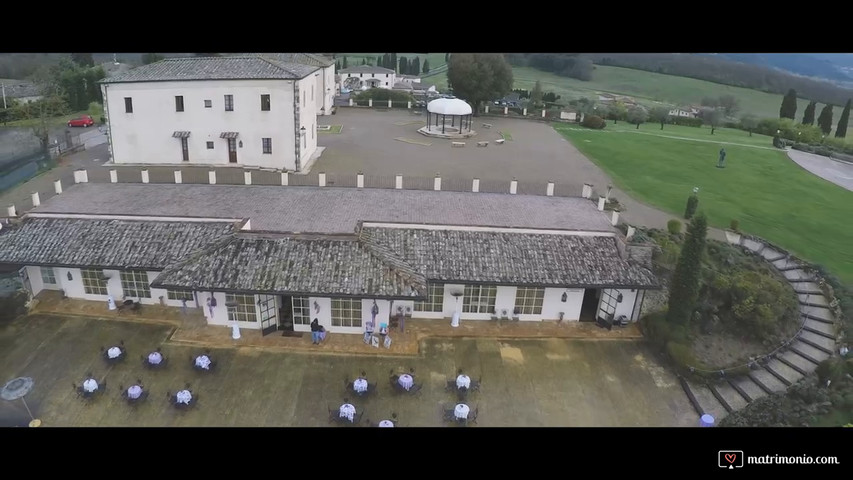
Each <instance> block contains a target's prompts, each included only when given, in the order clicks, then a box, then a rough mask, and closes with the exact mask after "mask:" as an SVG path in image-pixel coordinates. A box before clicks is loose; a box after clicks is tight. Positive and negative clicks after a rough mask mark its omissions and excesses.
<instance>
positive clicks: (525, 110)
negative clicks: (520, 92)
mask: <svg viewBox="0 0 853 480" xmlns="http://www.w3.org/2000/svg"><path fill="white" fill-rule="evenodd" d="M521 114H522V115H524V116H525V117H526V116H527V108H526V107H525V108H523V109H522V110H521Z"/></svg>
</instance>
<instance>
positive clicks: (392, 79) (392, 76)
mask: <svg viewBox="0 0 853 480" xmlns="http://www.w3.org/2000/svg"><path fill="white" fill-rule="evenodd" d="M350 77H355V78H358V79H359V80H361V89H362V90H367V89H368V88H370V87H368V86H367V81H368V80H370V79H375V80H379V81H380V83H379V85H378V87H379V88H389V89H390V88H394V84H395V83H396V82H397V74H396V73H390V72H389V73H341V85H344V84H345V83H346V80H347V79H348V78H350Z"/></svg>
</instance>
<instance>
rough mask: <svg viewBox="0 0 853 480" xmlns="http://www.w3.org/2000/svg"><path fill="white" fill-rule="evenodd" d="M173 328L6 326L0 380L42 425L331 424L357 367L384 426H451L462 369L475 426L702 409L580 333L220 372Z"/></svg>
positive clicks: (665, 417)
mask: <svg viewBox="0 0 853 480" xmlns="http://www.w3.org/2000/svg"><path fill="white" fill-rule="evenodd" d="M172 329H173V327H171V326H168V325H153V324H143V323H136V322H123V321H115V320H101V319H94V318H83V317H53V316H46V315H34V316H29V317H25V318H20V319H18V320H15V321H13V322H11V323H7V324H5V325H3V326H0V351H2V352H3V354H2V356H3V357H2V362H0V379H4V381H5V380H8V379H12V378H14V377H17V376H30V377H32V378H33V379H34V380H35V388H34V389H33V391H32V392H31V393H30V394H29V395H28V396H27V399H28V404H29V405H30V408H31V409H32V410H33V413H34V414H35V415H36V417H37V418H40V419H41V420H42V422H43V426H47V427H49V426H303V427H322V426H328V425H329V424H328V421H327V411H326V407H327V405H328V406H331V407H336V406H337V405H339V404H340V403H341V402H342V401H343V398H344V396H345V390H344V377H345V376H347V375H350V376H354V375H356V374H357V373H358V372H359V371H360V370H364V371H366V372H367V375H368V377H369V378H370V380H371V381H378V383H379V389H378V392H377V395H376V396H374V397H372V398H369V399H366V400H361V399H357V398H351V400H352V403H354V404H355V405H356V407H357V408H358V409H359V410H361V409H364V411H365V414H364V419H365V420H367V419H370V420H371V421H373V422H376V421H378V420H380V419H383V418H387V417H389V416H390V415H391V412H395V413H397V415H398V418H399V421H400V426H412V427H415V426H420V427H430V426H435V427H438V426H442V425H443V423H442V420H441V413H440V411H441V405H442V404H445V403H446V404H450V403H451V402H453V400H454V399H453V396H452V395H451V394H450V393H446V392H445V391H444V382H445V379H446V378H447V377H448V376H450V375H452V374H453V372H454V371H455V369H456V368H459V367H462V368H464V369H465V370H467V372H468V373H469V374H470V375H471V376H472V377H474V378H477V377H480V376H482V382H483V387H482V390H481V391H480V392H479V393H473V394H472V396H471V399H470V401H469V404H471V406H472V407H476V406H479V409H480V416H479V422H478V426H480V427H497V426H525V427H538V426H693V425H695V424H696V413H695V411H693V409H692V407H691V406H690V404H689V402H688V400H687V398H686V396H685V394H684V392H683V391H682V389H681V386H680V385H679V384H678V382H677V380H676V379H675V378H674V376H672V374H670V373H668V372H666V371H665V370H664V369H663V368H662V367H661V366H659V365H658V364H657V363H656V362H655V361H654V360H653V359H652V358H651V356H650V352H649V351H648V349H647V347H646V346H645V344H644V343H642V342H634V341H628V340H570V339H526V340H508V339H500V340H496V339H489V338H454V339H449V338H441V339H428V340H426V341H425V342H424V343H423V345H422V347H421V353H422V355H421V356H419V357H413V358H411V359H406V358H399V357H397V358H393V357H382V356H376V357H365V356H359V357H352V356H345V355H327V354H319V353H312V354H304V353H291V352H287V351H286V350H280V349H279V350H275V349H263V348H250V347H243V348H239V349H238V348H222V349H215V350H213V351H212V355H213V357H214V359H215V360H217V361H218V362H219V365H220V366H219V370H218V371H216V372H214V373H212V374H209V375H201V374H198V373H197V372H195V371H194V370H193V369H192V368H191V367H190V365H189V358H190V356H192V355H194V354H196V353H198V352H199V349H198V348H197V347H190V346H181V345H177V344H172V343H170V342H169V336H170V335H171V333H172ZM119 340H124V342H125V346H126V348H127V350H128V359H127V361H126V362H125V363H122V364H119V365H116V366H112V367H108V366H107V365H106V364H105V363H104V361H103V359H102V357H101V356H100V354H99V350H100V347H101V346H106V345H110V344H113V343H118V341H119ZM157 346H162V348H163V352H164V354H165V355H166V356H167V357H168V358H170V359H171V363H170V365H169V367H168V368H167V369H166V370H164V371H160V372H149V371H147V370H145V369H144V368H142V366H141V360H140V355H142V354H143V353H145V352H147V351H150V350H152V349H154V348H156V347H157ZM409 368H414V369H415V379H416V382H423V384H424V387H423V389H422V390H421V392H420V393H419V394H418V396H412V397H409V396H394V395H393V394H392V392H391V389H390V387H389V385H388V381H387V376H388V372H389V370H391V369H395V370H408V369H409ZM87 372H92V373H93V374H94V375H95V376H96V377H97V378H105V379H106V381H107V390H106V394H105V395H104V396H103V397H100V398H97V399H95V400H94V401H93V402H92V403H90V404H86V403H85V402H84V401H83V400H82V399H80V398H77V397H76V394H75V392H74V390H73V389H72V383H74V382H77V383H78V384H79V383H80V382H81V381H82V379H83V377H84V375H85V374H86V373H87ZM136 378H141V379H142V380H143V383H144V384H145V385H146V387H147V388H148V389H149V391H150V392H151V396H150V397H149V398H148V400H147V401H146V402H145V403H143V404H141V405H138V406H137V407H135V408H134V407H131V406H128V405H126V404H125V402H124V401H123V400H122V399H121V398H120V396H119V394H120V391H119V388H118V387H119V385H120V384H123V385H124V386H128V385H129V384H130V382H132V381H133V380H135V379H136ZM186 382H189V383H190V384H191V388H192V390H193V391H194V392H195V393H196V394H198V398H199V404H198V406H197V407H198V408H196V409H194V410H191V411H188V412H178V411H176V410H174V409H173V408H172V407H170V406H169V404H168V402H167V400H166V391H167V390H171V391H172V392H174V391H176V390H177V389H179V388H181V387H182V386H183V385H184V384H185V383H186ZM28 421H29V418H28V417H27V415H26V412H25V410H24V408H23V405H22V403H21V402H19V401H18V402H6V401H4V402H3V403H0V425H3V426H9V425H22V424H26V423H27V422H28Z"/></svg>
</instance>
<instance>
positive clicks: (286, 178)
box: [281, 172, 290, 187]
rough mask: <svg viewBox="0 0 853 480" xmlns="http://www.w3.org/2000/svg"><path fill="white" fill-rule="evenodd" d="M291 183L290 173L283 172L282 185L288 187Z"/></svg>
mask: <svg viewBox="0 0 853 480" xmlns="http://www.w3.org/2000/svg"><path fill="white" fill-rule="evenodd" d="M288 183H290V174H288V173H287V172H281V186H282V187H286V186H287V185H288Z"/></svg>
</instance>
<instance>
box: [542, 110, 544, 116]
mask: <svg viewBox="0 0 853 480" xmlns="http://www.w3.org/2000/svg"><path fill="white" fill-rule="evenodd" d="M542 118H545V110H542Z"/></svg>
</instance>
